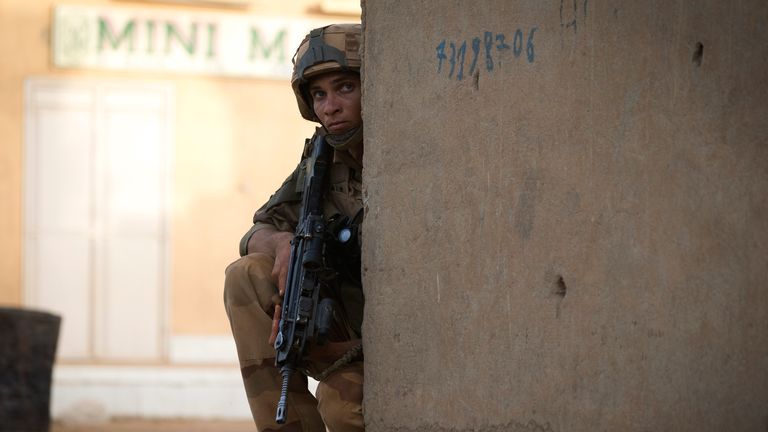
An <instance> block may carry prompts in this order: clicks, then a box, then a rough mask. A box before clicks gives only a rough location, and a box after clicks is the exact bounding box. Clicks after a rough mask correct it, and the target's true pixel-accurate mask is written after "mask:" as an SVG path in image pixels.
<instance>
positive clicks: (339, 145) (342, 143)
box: [325, 125, 363, 150]
mask: <svg viewBox="0 0 768 432" xmlns="http://www.w3.org/2000/svg"><path fill="white" fill-rule="evenodd" d="M325 140H326V141H327V142H328V144H330V145H331V147H333V148H334V149H336V150H347V149H350V148H354V147H356V146H357V145H358V144H360V142H362V141H363V126H362V125H361V126H358V127H356V128H352V129H350V130H348V131H346V132H344V133H342V134H338V135H333V134H327V135H326V136H325Z"/></svg>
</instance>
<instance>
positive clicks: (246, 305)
mask: <svg viewBox="0 0 768 432" xmlns="http://www.w3.org/2000/svg"><path fill="white" fill-rule="evenodd" d="M318 133H322V131H320V130H318ZM309 142H311V141H309V140H308V143H309ZM308 154H309V149H305V152H304V159H303V160H302V162H301V163H300V164H299V166H298V167H297V168H296V170H295V171H294V172H293V173H292V174H291V175H290V176H289V177H288V179H287V180H286V181H285V182H284V183H283V185H282V186H281V187H280V189H279V190H278V191H277V192H276V193H275V194H274V195H273V196H272V197H271V198H270V200H269V201H268V202H267V203H266V204H265V205H264V206H263V207H262V208H261V209H259V210H258V211H257V212H256V214H255V215H254V218H253V221H254V225H253V227H252V228H251V230H249V231H248V233H246V235H245V236H244V237H243V240H242V241H241V247H240V255H241V258H240V259H239V260H237V261H235V262H233V263H232V264H230V266H229V267H228V268H227V270H226V279H225V287H224V303H225V307H226V311H227V315H228V317H229V320H230V324H231V327H232V333H233V335H234V339H235V344H236V345H237V351H238V358H239V361H240V370H241V373H242V376H243V382H244V384H245V389H246V394H247V396H248V403H249V405H250V407H251V413H252V415H253V418H254V421H255V422H256V426H257V427H258V430H260V431H272V430H282V431H325V427H326V426H327V427H328V429H329V430H330V431H361V430H364V426H363V417H362V397H363V362H362V357H361V356H360V357H359V358H355V359H353V361H352V362H351V363H349V364H347V365H346V366H343V367H342V368H340V369H338V370H336V371H335V372H333V373H331V374H330V375H329V376H327V377H326V378H325V379H323V380H322V381H321V382H320V383H319V384H318V387H317V392H316V395H317V399H315V397H313V396H312V394H311V393H310V392H309V391H308V390H307V378H306V376H303V375H301V374H295V375H294V379H293V380H292V382H291V384H292V385H291V386H290V389H289V396H288V407H287V408H288V410H287V422H286V424H284V425H278V424H277V423H275V411H276V407H277V401H278V399H279V396H280V387H281V384H282V378H281V375H280V372H279V370H278V369H277V368H276V367H275V360H274V356H275V350H274V348H273V347H272V346H271V345H270V344H269V343H268V338H269V335H270V331H271V328H272V315H273V312H274V305H273V304H272V300H271V299H272V298H273V296H274V295H275V294H276V293H277V287H276V286H275V285H274V283H273V282H272V278H271V272H272V267H273V264H274V258H272V257H271V256H269V255H265V254H260V253H253V254H248V251H247V244H248V240H249V239H250V237H251V236H252V235H253V233H254V232H256V231H258V230H260V229H263V228H267V227H272V228H276V229H277V230H280V231H289V232H293V231H294V230H295V227H296V224H297V219H298V214H299V207H300V204H301V193H302V190H301V189H302V187H303V184H304V182H303V177H304V169H305V166H306V156H307V155H308ZM361 168H362V167H360V166H359V164H357V163H356V162H355V161H354V159H352V158H351V156H349V154H348V153H347V152H346V151H344V150H335V153H334V161H333V164H332V165H331V169H330V171H329V180H330V181H329V182H328V185H327V188H326V190H325V195H324V207H325V208H324V214H325V215H326V219H329V218H330V217H331V216H335V215H341V216H343V217H347V218H349V219H353V218H355V216H357V215H360V214H362V213H361V209H362V199H361V177H360V174H361ZM340 288H341V297H342V299H341V300H342V309H343V312H344V313H343V315H345V316H346V321H347V325H346V330H347V331H346V334H339V333H338V332H337V334H336V335H335V340H336V341H338V340H345V339H346V340H350V339H359V338H360V336H361V334H360V333H361V330H360V328H361V325H362V317H363V304H364V298H363V292H362V288H361V286H360V285H359V281H351V280H348V279H347V280H344V281H343V283H342V284H341V287H340ZM327 366H329V365H326V364H312V365H311V367H310V369H311V371H312V372H318V371H321V370H324V369H325V368H326V367H327Z"/></svg>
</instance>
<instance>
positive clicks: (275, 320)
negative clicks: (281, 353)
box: [269, 305, 282, 345]
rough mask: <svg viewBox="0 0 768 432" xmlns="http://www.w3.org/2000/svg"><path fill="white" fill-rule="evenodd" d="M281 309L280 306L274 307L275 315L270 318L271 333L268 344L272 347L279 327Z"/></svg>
mask: <svg viewBox="0 0 768 432" xmlns="http://www.w3.org/2000/svg"><path fill="white" fill-rule="evenodd" d="M281 311H282V307H281V306H280V305H276V306H275V315H274V316H273V317H272V331H271V332H270V334H269V344H270V345H274V344H275V339H277V330H278V328H279V326H280V315H281Z"/></svg>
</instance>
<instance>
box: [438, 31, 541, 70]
mask: <svg viewBox="0 0 768 432" xmlns="http://www.w3.org/2000/svg"><path fill="white" fill-rule="evenodd" d="M536 30H538V28H537V27H532V28H531V29H530V30H529V32H528V40H527V41H524V39H525V36H524V33H523V30H522V29H517V30H516V31H515V33H514V36H513V37H512V45H511V46H510V45H509V44H508V43H507V40H508V39H507V36H506V35H505V34H504V33H496V34H494V33H493V32H489V31H487V32H484V33H483V37H482V38H481V37H474V38H472V52H471V53H470V58H469V75H473V74H474V73H475V70H476V69H477V60H478V57H479V56H480V52H481V50H482V52H483V54H484V55H485V70H486V71H488V72H493V70H494V68H495V67H496V65H497V64H498V67H501V64H502V63H501V60H502V58H503V57H504V55H505V54H506V53H507V52H509V51H512V55H514V57H515V58H519V57H520V55H521V54H522V53H523V43H524V42H525V53H526V59H527V60H528V63H533V62H534V61H535V60H536V49H535V47H534V41H533V39H534V34H535V32H536ZM446 47H447V48H448V50H447V51H449V52H446ZM435 51H436V55H437V74H438V75H440V74H441V73H442V72H443V63H444V62H445V61H447V62H448V64H449V66H450V68H449V70H448V78H449V79H452V78H453V77H454V73H455V74H456V79H457V80H459V81H461V80H463V79H464V76H465V75H464V65H465V63H466V61H467V40H463V41H460V42H455V41H446V40H445V39H443V40H441V41H440V43H438V44H437V47H436V48H435ZM494 57H495V58H494ZM494 60H496V61H494ZM497 62H498V63H497ZM481 67H482V66H481Z"/></svg>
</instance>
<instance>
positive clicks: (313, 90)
mask: <svg viewBox="0 0 768 432" xmlns="http://www.w3.org/2000/svg"><path fill="white" fill-rule="evenodd" d="M309 95H310V97H311V98H312V107H313V108H314V110H315V115H316V116H317V118H318V119H319V120H320V123H321V124H322V125H323V126H325V129H326V130H327V131H328V133H330V134H333V135H339V134H342V133H344V132H347V131H348V130H350V129H352V128H355V127H358V126H360V125H361V124H363V119H362V115H361V112H360V75H358V74H356V73H354V72H330V73H327V74H323V75H320V76H318V77H316V78H313V79H311V80H310V82H309Z"/></svg>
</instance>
